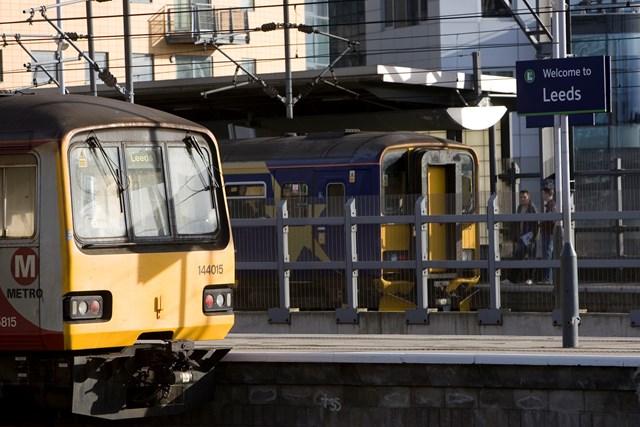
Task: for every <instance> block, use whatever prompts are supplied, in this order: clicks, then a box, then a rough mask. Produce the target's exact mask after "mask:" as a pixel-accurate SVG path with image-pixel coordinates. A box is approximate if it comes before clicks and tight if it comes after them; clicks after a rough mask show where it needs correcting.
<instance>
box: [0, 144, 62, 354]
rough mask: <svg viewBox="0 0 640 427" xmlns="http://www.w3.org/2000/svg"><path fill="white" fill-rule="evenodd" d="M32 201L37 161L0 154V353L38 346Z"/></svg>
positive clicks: (37, 266) (37, 274) (36, 252)
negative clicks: (5, 350)
mask: <svg viewBox="0 0 640 427" xmlns="http://www.w3.org/2000/svg"><path fill="white" fill-rule="evenodd" d="M37 195H38V191H37V169H36V158H35V157H34V156H33V155H29V154H13V155H2V154H0V199H1V201H2V206H1V209H0V222H1V225H2V229H1V238H0V262H1V263H2V268H0V289H1V291H2V292H1V293H0V349H7V348H8V346H9V347H10V348H11V349H12V350H15V349H16V348H20V349H32V350H36V349H40V348H42V345H43V344H42V339H41V338H42V337H41V332H42V331H41V329H40V321H41V319H40V300H41V298H42V290H41V289H40V264H39V248H38V238H37V230H36V223H37V222H36V218H37V216H36V207H37V203H36V197H37ZM53 221H54V222H55V219H54V220H53ZM14 336H19V337H20V339H19V341H15V340H14V339H13V337H14ZM25 337H26V339H25Z"/></svg>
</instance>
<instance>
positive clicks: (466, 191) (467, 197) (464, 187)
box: [459, 153, 476, 213]
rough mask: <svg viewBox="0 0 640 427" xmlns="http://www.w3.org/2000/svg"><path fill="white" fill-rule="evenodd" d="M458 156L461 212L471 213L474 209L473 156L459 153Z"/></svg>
mask: <svg viewBox="0 0 640 427" xmlns="http://www.w3.org/2000/svg"><path fill="white" fill-rule="evenodd" d="M459 156H460V169H461V182H460V185H461V191H460V196H461V197H462V201H461V202H462V203H461V208H462V213H473V212H475V210H476V201H475V198H474V194H475V189H474V186H475V181H474V179H473V177H474V176H475V170H474V168H475V163H474V161H473V158H472V157H471V156H470V155H468V154H464V153H461V154H460V155H459Z"/></svg>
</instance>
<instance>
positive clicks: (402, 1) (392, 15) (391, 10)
mask: <svg viewBox="0 0 640 427" xmlns="http://www.w3.org/2000/svg"><path fill="white" fill-rule="evenodd" d="M427 1H428V0H385V6H384V7H385V10H384V12H385V17H386V19H385V26H386V27H387V28H402V27H408V26H411V25H418V23H419V22H420V21H424V20H426V19H427V18H428V14H427Z"/></svg>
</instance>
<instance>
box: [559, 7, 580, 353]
mask: <svg viewBox="0 0 640 427" xmlns="http://www.w3.org/2000/svg"><path fill="white" fill-rule="evenodd" d="M558 11H559V19H558V36H559V38H558V45H559V54H560V58H566V56H567V40H566V21H567V5H566V3H565V0H560V3H559V10H558ZM560 122H561V123H560V124H561V134H562V154H561V156H562V161H561V163H562V171H563V172H562V213H563V219H562V223H563V241H564V244H563V246H562V253H561V254H560V265H561V272H562V346H563V347H578V326H580V313H579V303H578V256H577V254H576V251H575V250H574V247H573V242H572V235H571V194H570V188H569V167H570V165H569V117H568V116H567V115H562V116H561V117H560Z"/></svg>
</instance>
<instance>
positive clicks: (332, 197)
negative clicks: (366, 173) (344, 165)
mask: <svg viewBox="0 0 640 427" xmlns="http://www.w3.org/2000/svg"><path fill="white" fill-rule="evenodd" d="M344 204H345V200H344V184H343V183H341V182H338V183H332V184H327V216H344Z"/></svg>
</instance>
